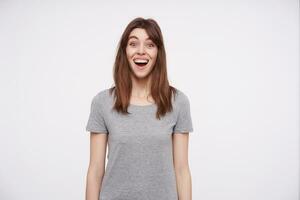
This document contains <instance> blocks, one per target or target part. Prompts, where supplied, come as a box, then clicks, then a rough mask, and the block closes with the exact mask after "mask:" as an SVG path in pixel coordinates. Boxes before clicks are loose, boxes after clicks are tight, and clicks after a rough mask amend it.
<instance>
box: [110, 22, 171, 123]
mask: <svg viewBox="0 0 300 200" xmlns="http://www.w3.org/2000/svg"><path fill="white" fill-rule="evenodd" d="M135 28H143V29H145V31H146V32H147V34H148V35H149V38H150V39H151V40H152V41H153V42H154V43H155V44H156V45H157V47H158V52H157V58H156V62H155V64H154V66H153V69H152V71H151V72H150V73H152V75H151V80H150V82H151V91H150V92H151V96H152V98H153V99H154V101H155V104H156V105H157V112H156V118H158V119H160V116H164V115H165V114H166V113H167V112H169V111H172V110H173V107H172V101H171V100H172V94H173V96H175V93H176V88H175V87H172V86H170V85H169V81H168V77H167V62H166V52H165V47H164V42H163V36H162V33H161V30H160V27H159V25H158V24H157V22H156V21H155V20H153V19H151V18H149V19H144V18H141V17H138V18H135V19H134V20H132V21H131V22H130V23H129V24H128V25H127V27H126V28H125V30H124V32H123V34H122V37H121V39H120V41H119V43H118V48H117V54H116V58H115V63H114V68H113V78H114V82H115V86H113V87H112V88H110V94H112V92H113V91H115V92H114V94H115V96H114V98H115V104H114V109H115V110H117V111H118V112H121V113H123V114H129V113H128V111H127V107H128V106H129V101H130V96H131V91H132V82H131V77H130V73H132V72H131V71H130V65H129V62H128V60H127V57H126V46H127V42H128V37H129V35H130V33H131V31H132V30H133V29H135Z"/></svg>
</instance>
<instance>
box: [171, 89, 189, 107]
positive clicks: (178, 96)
mask: <svg viewBox="0 0 300 200" xmlns="http://www.w3.org/2000/svg"><path fill="white" fill-rule="evenodd" d="M175 90H176V93H175V99H174V100H175V102H176V103H177V104H178V105H182V104H189V97H188V96H187V95H186V94H185V93H184V92H183V91H182V90H180V89H178V88H175Z"/></svg>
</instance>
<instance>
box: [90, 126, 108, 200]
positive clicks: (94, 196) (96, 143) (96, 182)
mask: <svg viewBox="0 0 300 200" xmlns="http://www.w3.org/2000/svg"><path fill="white" fill-rule="evenodd" d="M106 144H107V134H100V133H93V132H91V134H90V163H89V167H88V173H87V182H86V200H98V199H99V195H100V189H101V184H102V178H103V176H104V173H105V156H106Z"/></svg>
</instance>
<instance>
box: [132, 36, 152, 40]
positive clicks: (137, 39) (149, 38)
mask: <svg viewBox="0 0 300 200" xmlns="http://www.w3.org/2000/svg"><path fill="white" fill-rule="evenodd" d="M131 38H134V39H137V40H138V39H139V38H138V37H136V36H135V35H132V36H130V37H129V38H128V40H130V39H131ZM146 40H151V39H150V38H149V37H147V38H146Z"/></svg>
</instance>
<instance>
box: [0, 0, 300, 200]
mask: <svg viewBox="0 0 300 200" xmlns="http://www.w3.org/2000/svg"><path fill="white" fill-rule="evenodd" d="M139 16H141V17H145V18H148V17H151V18H153V19H155V20H156V21H157V22H158V23H159V25H160V27H161V29H162V32H163V36H164V40H165V45H166V51H167V59H168V60H167V61H168V75H169V80H170V82H171V84H172V85H174V86H175V87H177V88H179V89H181V90H182V91H184V92H185V93H186V94H187V95H188V97H189V99H190V104H191V114H192V120H193V125H194V132H192V133H191V134H190V144H189V160H190V169H191V173H192V182H193V184H192V185H193V199H194V200H220V199H225V200H296V199H298V198H299V182H298V181H299V171H298V168H299V18H298V17H299V3H298V1H296V0H286V1H284V0H282V1H278V0H274V1H266V0H262V1H250V0H249V1H226V2H225V1H195V2H192V1H189V2H188V1H181V2H178V3H174V2H171V1H169V2H167V1H164V2H163V1H158V0H155V1H154V0H153V1H149V2H146V1H132V2H128V1H119V2H117V1H109V3H102V2H100V1H81V2H79V1H58V0H57V1H51V0H48V1H9V0H2V1H0V58H1V59H0V66H1V75H0V76H1V77H0V81H1V82H0V83H1V104H0V105H1V112H0V113H1V114H0V115H1V116H0V117H1V130H0V131H1V132H0V133H1V139H0V159H1V165H0V199H1V200H19V199H20V200H21V199H22V200H40V199H43V200H53V199H55V200H68V199H72V200H75V199H76V200H80V199H84V194H85V183H86V182H85V181H86V173H87V167H88V161H89V133H88V132H85V125H86V123H87V119H88V114H89V109H90V103H91V99H92V97H93V96H94V95H95V94H96V93H97V92H98V91H100V90H102V89H104V88H108V87H110V86H112V84H113V79H112V66H113V61H114V56H115V53H116V48H117V43H118V41H119V39H120V37H121V34H122V32H123V30H124V28H125V27H126V25H127V24H128V23H129V22H130V21H131V20H132V19H134V18H135V17H139Z"/></svg>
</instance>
